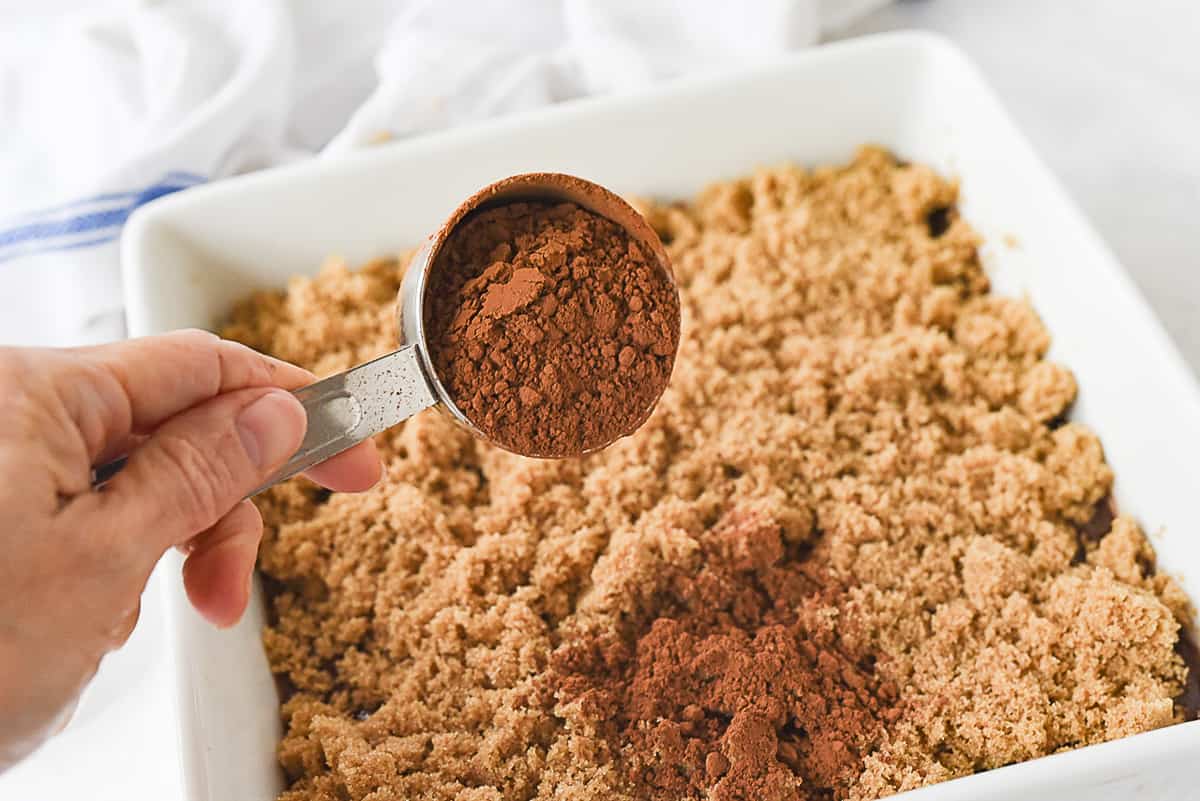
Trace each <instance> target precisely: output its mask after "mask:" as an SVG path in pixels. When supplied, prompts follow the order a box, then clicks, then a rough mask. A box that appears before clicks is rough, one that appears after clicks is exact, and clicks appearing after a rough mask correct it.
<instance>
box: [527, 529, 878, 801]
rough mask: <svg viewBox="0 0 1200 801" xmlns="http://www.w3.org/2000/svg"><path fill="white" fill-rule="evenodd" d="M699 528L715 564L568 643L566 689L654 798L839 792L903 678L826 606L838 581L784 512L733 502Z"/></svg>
mask: <svg viewBox="0 0 1200 801" xmlns="http://www.w3.org/2000/svg"><path fill="white" fill-rule="evenodd" d="M698 539H699V540H700V542H701V543H702V547H703V552H704V561H703V566H702V567H701V568H700V569H699V571H698V572H696V573H695V574H688V573H685V572H681V573H675V574H673V575H672V574H664V575H663V576H662V577H661V586H660V587H659V588H658V589H657V592H656V593H655V595H656V600H657V603H658V607H657V609H658V611H659V616H658V617H657V619H654V620H653V621H652V622H648V621H643V622H642V624H641V625H637V624H635V625H634V626H633V627H632V629H631V630H630V631H626V632H619V633H617V634H613V633H612V632H603V633H600V634H598V635H596V636H594V637H585V638H583V639H581V640H580V641H576V642H568V643H567V644H565V645H564V646H563V647H562V648H560V649H559V651H558V652H557V653H556V654H555V657H554V661H553V663H552V667H553V669H552V672H551V674H550V675H551V684H552V685H553V687H554V692H555V694H556V695H557V696H558V698H559V699H560V700H561V701H563V702H565V703H567V704H571V703H573V702H579V705H580V711H581V712H582V714H583V716H584V717H585V718H586V719H590V720H591V721H593V723H594V724H595V725H596V726H597V728H598V729H600V730H601V731H603V732H604V733H605V734H606V736H607V737H608V738H609V739H610V741H611V742H612V743H613V745H614V747H616V748H620V747H621V744H625V749H624V750H625V751H626V758H627V759H628V760H629V763H630V765H631V766H632V767H631V770H630V775H629V780H630V782H631V783H632V784H633V785H634V786H635V787H636V788H637V789H638V791H639V794H640V795H642V796H644V797H650V798H655V799H682V798H697V799H698V798H709V799H713V801H736V799H754V800H755V801H801V800H802V799H803V800H805V801H807V799H824V798H828V797H829V796H830V794H831V793H832V794H834V795H835V796H836V797H841V796H842V795H843V794H844V791H845V790H846V788H847V787H849V785H850V784H851V783H852V782H853V780H854V779H855V778H856V777H857V776H858V774H859V773H860V772H861V770H862V761H861V756H860V755H861V754H863V753H864V752H866V751H868V750H869V749H870V748H871V747H873V746H874V745H876V744H877V743H878V741H879V739H880V737H881V736H882V731H883V722H884V721H886V720H895V719H896V717H897V716H898V714H899V712H898V710H895V709H893V708H892V707H893V704H894V702H895V701H896V698H897V696H898V690H897V688H896V687H895V685H894V684H891V683H889V682H882V683H881V682H878V681H876V680H875V678H874V676H873V669H872V668H873V665H874V656H873V655H871V654H867V653H865V652H861V651H860V650H859V649H855V648H852V647H850V646H848V645H847V642H846V641H845V639H844V635H845V624H842V629H841V630H840V631H835V630H834V628H832V627H831V626H830V624H829V621H828V619H825V618H823V617H822V615H821V614H820V613H819V611H818V610H820V609H827V608H829V606H830V605H831V603H833V602H835V601H836V598H835V597H834V596H836V595H838V594H840V591H839V590H838V589H836V585H835V583H833V582H831V581H830V579H829V577H825V576H819V575H817V574H816V573H815V572H814V571H813V569H812V568H810V567H809V566H808V563H807V562H806V560H804V559H803V558H797V557H798V556H799V557H802V556H803V554H802V551H803V550H804V549H805V547H806V546H804V545H803V544H800V545H793V546H792V548H791V550H792V551H793V552H792V553H790V554H789V553H788V550H789V549H788V548H787V547H785V543H784V541H783V530H782V527H781V526H780V525H779V524H778V523H777V522H775V521H774V520H772V519H770V518H769V517H766V516H764V515H762V514H761V513H758V512H754V511H746V510H742V509H734V510H733V511H732V512H730V513H728V514H726V515H725V516H724V517H723V518H722V519H721V520H720V521H719V522H718V523H717V524H716V525H715V526H714V527H713V528H712V529H710V530H709V531H707V532H705V533H704V534H702V535H701V536H700V537H699V538H698ZM856 651H859V652H856Z"/></svg>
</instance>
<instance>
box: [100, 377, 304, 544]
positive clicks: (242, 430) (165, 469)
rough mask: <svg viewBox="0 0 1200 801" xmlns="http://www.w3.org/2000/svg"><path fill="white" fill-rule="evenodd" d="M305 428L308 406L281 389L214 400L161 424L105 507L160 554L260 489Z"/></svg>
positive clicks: (117, 480)
mask: <svg viewBox="0 0 1200 801" xmlns="http://www.w3.org/2000/svg"><path fill="white" fill-rule="evenodd" d="M305 426H306V419H305V415H304V408H303V407H302V406H301V405H300V402H299V401H298V400H296V398H295V397H294V396H293V395H292V394H291V393H290V392H285V391H284V390H281V389H261V388H260V389H242V390H237V391H235V392H230V393H227V394H224V395H221V396H220V397H217V398H213V399H212V400H209V401H207V402H205V403H203V404H201V405H200V406H197V407H196V408H194V409H191V410H189V411H186V412H184V413H183V414H180V415H178V416H176V417H174V418H172V419H171V420H169V421H167V422H166V423H164V424H163V425H161V426H160V427H159V428H158V430H157V431H155V432H154V434H153V435H152V436H151V437H150V439H148V440H147V441H146V442H145V443H144V444H143V445H142V446H141V447H139V448H137V449H136V450H135V451H134V452H133V453H132V454H130V456H129V463H128V464H127V465H126V467H125V469H124V470H122V471H121V472H120V473H118V474H117V475H116V476H115V477H113V479H112V480H111V481H110V482H109V483H108V484H107V485H106V487H105V492H103V493H100V495H99V497H100V499H101V503H102V504H103V505H104V506H105V507H106V511H107V512H108V513H109V514H111V515H112V516H113V518H114V519H116V520H119V521H120V522H121V524H122V526H123V528H124V530H127V531H129V532H130V536H133V537H136V538H138V542H139V544H142V543H144V546H141V547H146V548H149V549H150V551H151V552H152V551H153V550H155V549H157V553H159V554H161V553H162V551H163V550H165V549H166V548H169V547H170V546H172V545H175V544H178V543H180V542H183V541H184V540H187V539H190V538H191V537H192V536H193V535H195V534H196V532H199V531H204V530H205V529H207V528H209V527H210V526H212V525H214V524H215V523H216V522H217V521H218V520H220V519H221V518H222V517H224V516H225V513H226V512H228V511H229V510H230V509H232V508H233V507H234V506H235V505H236V504H237V503H238V502H239V501H240V500H241V499H242V498H244V497H245V496H246V495H247V494H248V493H250V492H251V491H252V490H253V489H255V488H256V487H257V486H259V485H260V484H262V483H263V482H264V481H265V480H266V479H267V477H268V476H270V475H271V473H273V472H274V471H275V470H277V469H278V468H279V467H280V466H281V465H282V464H283V463H284V462H285V461H286V460H287V459H288V457H290V456H291V455H292V454H293V453H295V452H296V449H297V448H298V447H299V445H300V441H301V440H302V439H303V437H304V429H305ZM154 558H156V559H157V555H155V557H154Z"/></svg>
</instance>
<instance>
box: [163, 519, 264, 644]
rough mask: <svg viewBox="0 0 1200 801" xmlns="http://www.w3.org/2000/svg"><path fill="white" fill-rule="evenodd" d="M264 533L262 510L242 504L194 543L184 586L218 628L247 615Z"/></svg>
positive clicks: (194, 604)
mask: <svg viewBox="0 0 1200 801" xmlns="http://www.w3.org/2000/svg"><path fill="white" fill-rule="evenodd" d="M262 531H263V522H262V516H261V515H259V513H258V509H257V508H255V506H254V504H252V503H250V501H242V502H241V503H239V504H238V505H237V506H235V507H233V509H232V510H231V511H230V512H229V514H227V515H225V516H224V517H222V518H221V519H220V520H218V521H217V523H216V525H214V526H213V527H212V528H210V529H208V531H205V532H204V533H203V534H201V535H199V536H198V537H196V538H195V539H194V540H193V541H192V543H191V546H192V547H191V550H190V552H189V553H188V557H187V560H186V561H185V562H184V563H183V586H184V589H185V590H187V596H188V600H189V601H191V602H192V606H193V607H195V609H196V611H197V612H199V613H200V614H201V615H203V616H204V618H205V619H206V620H208V621H209V622H210V623H212V624H213V625H214V626H218V627H219V628H228V627H229V626H232V625H233V624H234V623H237V622H238V621H239V620H240V619H241V617H242V614H243V613H244V612H245V611H246V604H248V603H249V602H250V577H251V575H252V574H253V572H254V560H255V557H256V556H257V555H258V543H259V540H261V539H262Z"/></svg>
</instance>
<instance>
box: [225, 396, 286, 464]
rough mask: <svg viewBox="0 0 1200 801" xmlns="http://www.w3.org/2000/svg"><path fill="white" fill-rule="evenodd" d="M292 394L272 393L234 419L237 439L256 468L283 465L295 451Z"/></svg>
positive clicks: (243, 410)
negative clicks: (240, 441) (235, 420)
mask: <svg viewBox="0 0 1200 801" xmlns="http://www.w3.org/2000/svg"><path fill="white" fill-rule="evenodd" d="M298 404H299V401H297V400H296V399H295V398H294V397H292V395H291V393H288V392H284V391H283V390H281V389H276V390H272V391H271V392H268V393H267V394H266V395H263V396H262V397H261V398H259V399H258V400H256V401H254V403H251V404H250V405H249V406H247V407H246V408H245V409H242V411H241V414H239V415H238V417H237V432H238V437H239V438H240V439H241V440H242V447H243V448H245V449H246V455H247V456H249V457H250V461H252V462H254V464H255V465H256V466H257V467H259V468H267V467H273V466H275V465H277V464H281V463H283V461H284V460H286V459H287V458H288V457H289V456H291V455H292V452H293V451H294V450H295V448H296V444H297V443H296V431H295V428H296V423H295V420H296V411H295V407H296V406H297V405H298Z"/></svg>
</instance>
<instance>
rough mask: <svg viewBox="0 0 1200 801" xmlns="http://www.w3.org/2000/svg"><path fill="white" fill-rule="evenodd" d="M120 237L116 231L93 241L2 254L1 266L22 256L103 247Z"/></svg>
mask: <svg viewBox="0 0 1200 801" xmlns="http://www.w3.org/2000/svg"><path fill="white" fill-rule="evenodd" d="M120 235H121V232H120V231H116V232H114V233H111V234H104V235H102V236H97V237H93V238H91V239H80V240H76V241H74V242H64V243H62V244H58V245H46V246H45V247H39V248H36V249H30V250H21V251H16V252H14V253H0V264H3V263H4V262H6V261H11V260H13V259H19V258H21V257H22V256H31V255H33V254H35V253H57V252H59V251H62V250H80V249H81V248H90V247H94V246H96V245H103V244H105V243H106V242H111V241H113V240H114V239H116V238H117V237H118V236H120Z"/></svg>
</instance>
